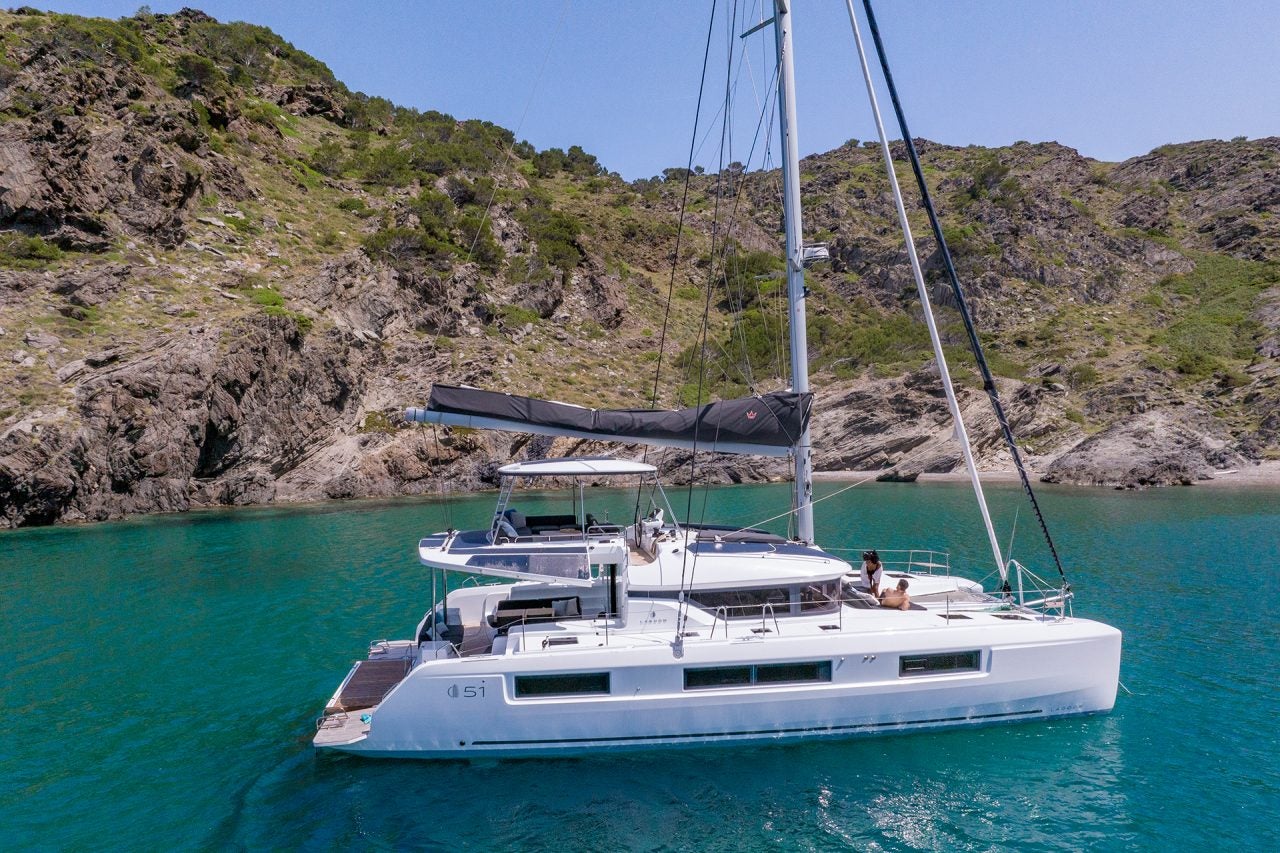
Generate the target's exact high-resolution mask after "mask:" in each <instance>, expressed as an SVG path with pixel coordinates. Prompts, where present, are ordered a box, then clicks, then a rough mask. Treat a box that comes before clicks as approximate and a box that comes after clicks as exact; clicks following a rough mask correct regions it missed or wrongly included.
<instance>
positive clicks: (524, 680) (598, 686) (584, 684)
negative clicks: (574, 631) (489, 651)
mask: <svg viewBox="0 0 1280 853" xmlns="http://www.w3.org/2000/svg"><path fill="white" fill-rule="evenodd" d="M608 693H609V673H607V672H564V673H558V674H556V675H517V676H516V698H518V699H519V698H524V697H528V696H584V695H592V696H598V695H608Z"/></svg>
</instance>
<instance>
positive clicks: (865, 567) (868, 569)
mask: <svg viewBox="0 0 1280 853" xmlns="http://www.w3.org/2000/svg"><path fill="white" fill-rule="evenodd" d="M882 578H884V566H883V565H882V564H881V562H880V555H879V554H877V553H876V552H875V551H863V552H862V577H861V578H859V583H860V584H861V585H862V586H863V587H864V588H866V589H869V590H871V594H872V595H874V596H875V597H876V598H879V597H880V581H881V579H882Z"/></svg>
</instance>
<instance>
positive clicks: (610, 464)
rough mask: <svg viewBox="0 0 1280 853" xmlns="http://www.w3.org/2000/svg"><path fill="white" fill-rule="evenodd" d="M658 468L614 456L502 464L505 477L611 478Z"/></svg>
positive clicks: (501, 469)
mask: <svg viewBox="0 0 1280 853" xmlns="http://www.w3.org/2000/svg"><path fill="white" fill-rule="evenodd" d="M657 470H658V469H657V468H655V467H653V466H652V465H649V464H647V463H645V462H632V461H630V460H627V459H614V458H613V457H612V456H577V457H568V458H565V459H538V460H535V461H533V462H513V463H512V464H510V465H503V466H502V467H501V468H499V469H498V473H499V474H501V475H502V476H504V477H601V476H603V477H611V476H621V475H623V474H653V473H655V472H656V471H657Z"/></svg>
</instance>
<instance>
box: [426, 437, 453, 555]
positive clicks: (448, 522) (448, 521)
mask: <svg viewBox="0 0 1280 853" xmlns="http://www.w3.org/2000/svg"><path fill="white" fill-rule="evenodd" d="M438 429H439V427H438V426H437V425H436V424H432V425H431V439H432V441H434V442H435V446H436V458H437V459H440V460H441V461H443V456H442V455H441V453H440V434H439V432H437V430H438ZM439 485H440V497H441V498H442V499H443V500H444V523H445V526H446V529H448V530H453V502H452V501H451V500H450V499H449V493H448V492H447V491H445V487H444V478H443V477H441V478H440V481H439Z"/></svg>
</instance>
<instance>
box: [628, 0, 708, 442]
mask: <svg viewBox="0 0 1280 853" xmlns="http://www.w3.org/2000/svg"><path fill="white" fill-rule="evenodd" d="M717 5H718V3H716V2H713V3H712V4H711V16H710V20H708V21H707V41H706V46H705V47H704V48H703V51H702V77H701V80H700V81H699V83H698V103H697V106H696V107H695V108H694V113H693V133H692V134H691V135H690V140H689V159H688V163H687V166H686V168H685V172H684V193H683V195H682V196H681V198H680V219H679V222H678V224H677V226H676V246H675V251H674V252H673V253H672V258H671V278H670V280H669V281H668V283H667V307H666V309H665V310H664V311H663V314H662V334H661V335H660V336H659V338H658V363H657V366H656V367H654V370H653V393H652V395H650V398H649V408H651V409H654V408H657V406H658V387H659V383H660V381H661V378H662V360H663V356H664V355H665V354H666V348H667V330H668V328H669V327H670V321H671V304H672V302H673V301H674V298H675V288H676V269H677V268H678V267H679V265H680V242H681V238H682V237H683V236H684V221H685V214H686V213H687V212H688V208H689V181H690V178H691V177H692V175H693V152H694V145H696V144H697V141H698V118H699V117H700V116H701V115H702V95H703V91H704V90H705V88H706V84H707V60H708V58H709V57H710V55H711V33H712V32H713V30H714V27H715V20H716V7H717ZM648 455H649V451H648V449H646V450H645V458H646V459H647V458H648Z"/></svg>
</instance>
